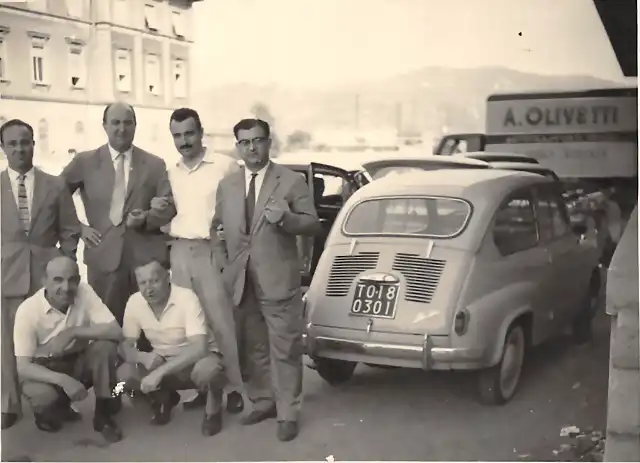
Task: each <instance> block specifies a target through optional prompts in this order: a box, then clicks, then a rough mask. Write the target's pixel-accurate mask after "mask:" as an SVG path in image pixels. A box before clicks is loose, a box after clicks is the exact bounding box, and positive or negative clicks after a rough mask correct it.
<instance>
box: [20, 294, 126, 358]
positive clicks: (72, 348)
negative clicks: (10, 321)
mask: <svg viewBox="0 0 640 463" xmlns="http://www.w3.org/2000/svg"><path fill="white" fill-rule="evenodd" d="M115 321H116V319H115V317H114V316H113V314H112V313H111V312H110V311H109V309H108V308H107V306H106V305H105V304H104V302H102V300H101V299H100V298H99V297H98V295H97V294H96V293H95V291H94V290H93V288H92V287H91V286H89V285H88V284H87V283H82V282H81V283H80V286H79V287H78V294H77V295H76V299H75V301H74V302H73V304H71V306H70V307H69V309H68V310H67V313H66V314H65V313H62V312H60V311H59V310H57V309H54V308H53V307H51V304H49V302H48V301H47V299H46V297H45V290H44V288H42V289H41V290H40V291H38V292H37V293H35V294H34V295H33V296H31V297H30V298H28V299H25V300H24V302H22V304H20V306H19V307H18V310H17V312H16V319H15V324H14V328H13V340H14V349H15V355H16V357H31V358H33V357H47V356H48V355H47V354H46V345H47V343H48V342H49V341H51V340H52V339H53V338H54V337H56V336H57V335H58V334H60V333H61V332H62V331H64V330H65V329H67V328H73V327H81V326H92V325H100V324H104V323H111V322H115ZM87 344H88V342H87V341H80V340H74V341H71V343H69V345H68V346H67V347H66V349H65V351H64V353H65V354H70V353H74V352H78V351H81V350H83V349H84V348H85V347H86V345H87Z"/></svg>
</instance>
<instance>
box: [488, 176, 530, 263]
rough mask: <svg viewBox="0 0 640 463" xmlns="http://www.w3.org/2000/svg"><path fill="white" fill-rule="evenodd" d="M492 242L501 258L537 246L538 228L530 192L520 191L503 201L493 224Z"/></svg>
mask: <svg viewBox="0 0 640 463" xmlns="http://www.w3.org/2000/svg"><path fill="white" fill-rule="evenodd" d="M493 241H494V243H495V245H496V247H497V248H498V251H500V254H502V255H503V256H508V255H511V254H515V253H517V252H521V251H525V250H527V249H530V248H533V247H535V246H536V245H537V244H538V226H537V223H536V218H535V214H534V211H533V197H532V195H531V191H530V190H528V189H527V190H520V191H517V192H514V193H512V194H511V195H510V196H509V197H508V198H507V199H505V200H504V201H503V202H502V204H501V205H500V208H499V209H498V211H497V212H496V215H495V218H494V222H493Z"/></svg>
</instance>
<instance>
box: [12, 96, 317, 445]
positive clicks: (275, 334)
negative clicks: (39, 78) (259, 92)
mask: <svg viewBox="0 0 640 463" xmlns="http://www.w3.org/2000/svg"><path fill="white" fill-rule="evenodd" d="M102 122H103V127H104V130H105V133H106V135H107V138H108V143H107V144H105V145H104V146H101V147H99V148H97V149H95V150H92V151H88V152H83V153H79V154H77V155H76V156H75V157H74V159H73V160H72V161H71V162H70V163H69V165H67V167H66V168H65V169H64V171H63V172H62V173H61V174H60V176H52V175H49V174H47V173H45V172H42V171H41V170H39V169H38V168H36V167H34V166H33V152H34V137H33V128H32V127H31V126H30V125H29V124H27V123H25V122H23V121H20V120H16V119H14V120H11V121H8V122H6V123H5V124H4V125H2V127H0V145H1V147H2V149H3V151H4V153H5V154H6V157H7V160H8V168H7V169H6V171H4V172H2V173H1V174H0V181H1V186H2V210H1V213H2V220H1V222H2V233H1V236H2V249H1V251H2V307H1V315H2V336H1V339H2V428H3V429H6V428H8V427H11V426H13V425H14V424H15V423H16V422H17V421H18V420H19V419H20V417H21V416H22V404H21V397H24V398H26V400H27V401H28V402H29V404H30V406H31V409H32V410H33V414H34V418H35V424H36V426H37V427H38V428H39V429H40V430H43V431H47V432H56V431H58V430H59V429H61V427H62V426H63V425H64V423H65V422H69V421H77V420H78V419H80V418H81V417H80V414H79V412H78V411H77V410H76V409H75V408H74V407H73V406H72V402H75V401H79V400H83V399H84V398H85V397H86V396H87V393H88V392H87V391H88V389H90V388H91V387H92V388H93V391H94V395H95V411H94V418H93V427H94V429H95V431H96V432H99V433H100V434H101V435H102V436H103V437H104V438H105V439H106V440H108V441H110V442H117V441H119V440H121V439H122V430H121V429H120V427H119V426H118V424H117V422H116V415H117V414H118V413H119V411H120V410H121V405H122V402H121V398H122V395H120V394H118V388H117V387H115V386H116V385H121V386H123V389H124V390H125V391H128V392H131V393H132V394H134V395H133V397H140V396H141V397H143V398H145V399H146V400H148V402H149V404H150V405H151V409H152V418H151V422H152V423H153V424H156V425H163V424H166V423H168V422H169V421H170V418H171V411H172V409H173V408H174V407H175V406H176V405H178V404H179V402H180V400H181V396H180V395H179V394H178V391H179V390H183V389H195V390H197V391H198V395H197V396H196V398H195V399H193V400H192V401H191V402H187V403H185V404H184V407H185V408H198V407H203V408H204V414H203V420H202V426H201V431H202V433H203V434H204V435H205V436H212V435H215V434H217V433H218V432H220V430H221V429H222V402H223V400H224V395H225V394H224V391H225V389H226V391H227V394H226V409H227V411H228V412H229V413H240V412H242V411H243V410H244V408H245V407H244V405H245V404H244V399H243V393H245V395H246V396H247V397H248V399H249V401H250V402H251V407H250V410H248V411H247V412H246V413H245V414H244V416H243V417H242V419H241V421H242V423H243V424H245V425H251V424H255V423H259V422H261V421H264V420H266V419H270V418H277V420H278V428H277V436H278V438H279V439H280V440H281V441H289V440H292V439H294V438H295V437H296V436H297V434H298V431H299V425H298V422H299V421H298V418H299V409H300V400H301V395H302V355H303V348H302V329H303V307H302V297H301V296H302V295H301V288H300V274H299V268H300V267H299V260H298V248H297V241H296V237H297V236H298V235H313V234H316V233H318V231H319V229H320V224H319V221H318V216H317V213H316V210H315V207H314V203H313V199H312V198H311V196H310V194H309V189H308V187H307V185H306V183H305V180H304V178H303V177H302V176H299V175H298V174H296V173H294V172H293V171H291V170H288V169H286V168H285V167H282V166H280V165H278V164H275V163H273V162H271V161H270V159H269V152H270V146H271V138H270V128H269V125H268V124H267V123H266V122H264V121H262V120H259V119H244V120H242V121H240V122H239V123H238V124H236V126H235V127H234V129H233V131H234V135H235V138H236V141H237V150H238V153H239V154H240V156H241V158H242V160H243V161H244V167H241V166H240V165H239V164H238V163H237V162H236V160H235V159H233V158H231V157H228V156H225V155H222V154H217V153H213V152H210V151H207V149H206V148H205V147H203V144H202V139H203V128H202V124H201V121H200V117H199V116H198V113H197V112H196V111H194V110H192V109H189V108H181V109H177V110H175V111H174V112H173V113H172V115H171V117H170V121H169V128H170V131H171V134H172V136H173V140H174V144H175V147H176V148H177V150H178V151H179V152H180V155H181V159H180V160H179V161H178V162H177V163H176V164H175V166H170V167H169V169H168V170H167V167H166V164H165V162H164V161H163V160H162V159H161V158H160V157H157V156H155V155H153V154H150V153H148V152H146V151H144V150H142V149H140V148H138V147H136V146H134V145H133V140H134V135H135V131H136V115H135V111H134V108H133V107H131V106H130V105H127V104H124V103H113V104H110V105H108V106H107V107H106V108H105V110H104V116H103V121H102ZM75 192H79V194H80V197H81V199H82V202H83V204H84V208H85V211H86V217H87V222H88V223H87V224H82V223H80V221H79V220H78V218H77V215H76V210H75V206H74V201H73V199H72V194H73V193H75ZM80 238H81V239H82V240H83V241H84V243H85V251H84V261H85V263H86V265H87V279H88V282H86V283H85V282H82V281H81V279H80V274H79V269H78V265H77V263H76V251H77V246H78V242H79V239H80Z"/></svg>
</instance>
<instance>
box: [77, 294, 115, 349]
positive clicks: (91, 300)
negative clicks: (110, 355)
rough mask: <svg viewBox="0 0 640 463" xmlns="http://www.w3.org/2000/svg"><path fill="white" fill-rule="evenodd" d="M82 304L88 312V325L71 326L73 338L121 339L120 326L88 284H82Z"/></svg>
mask: <svg viewBox="0 0 640 463" xmlns="http://www.w3.org/2000/svg"><path fill="white" fill-rule="evenodd" d="M82 304H86V305H85V307H86V309H87V311H88V312H89V318H90V320H91V323H90V324H89V325H88V326H79V327H75V328H72V330H73V334H74V336H73V337H74V338H75V339H85V340H93V339H95V340H98V339H100V340H104V341H115V342H120V341H122V328H120V325H118V322H117V321H116V319H115V317H114V316H113V314H112V313H111V311H110V310H109V309H108V308H107V306H106V305H105V304H104V302H102V299H100V297H99V296H98V295H97V294H96V292H95V291H94V290H93V288H92V287H91V286H89V285H88V284H84V285H82Z"/></svg>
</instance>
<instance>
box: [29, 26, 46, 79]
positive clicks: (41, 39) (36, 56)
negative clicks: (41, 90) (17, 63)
mask: <svg viewBox="0 0 640 463" xmlns="http://www.w3.org/2000/svg"><path fill="white" fill-rule="evenodd" d="M28 34H29V37H30V38H31V82H32V83H33V84H35V85H47V84H48V83H49V82H48V81H49V75H48V72H49V68H48V59H47V42H49V36H48V35H47V34H42V33H40V32H29V33H28Z"/></svg>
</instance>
